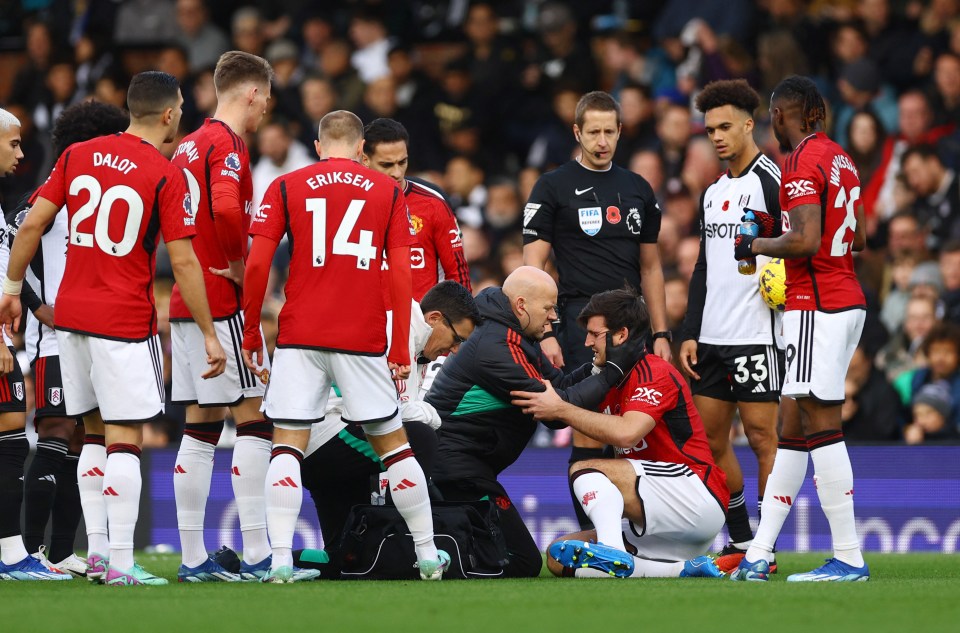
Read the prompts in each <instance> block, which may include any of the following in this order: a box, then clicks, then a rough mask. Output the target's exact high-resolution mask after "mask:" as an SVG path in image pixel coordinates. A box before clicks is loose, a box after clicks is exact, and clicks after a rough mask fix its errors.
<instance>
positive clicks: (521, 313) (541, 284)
mask: <svg viewBox="0 0 960 633" xmlns="http://www.w3.org/2000/svg"><path fill="white" fill-rule="evenodd" d="M503 294H505V295H507V298H508V299H509V300H510V307H511V308H512V309H513V314H514V315H515V316H516V317H517V320H518V321H520V327H521V328H522V330H523V334H524V336H528V337H530V338H533V339H536V340H540V339H542V338H543V333H544V328H545V327H546V325H547V323H548V322H549V321H553V320H555V319H556V318H557V311H556V303H557V282H555V281H554V280H553V277H551V276H550V275H548V274H547V273H546V272H544V271H542V270H540V269H539V268H534V267H533V266H521V267H520V268H517V269H516V270H515V271H513V272H512V273H510V275H509V276H508V277H507V278H506V280H505V281H504V282H503Z"/></svg>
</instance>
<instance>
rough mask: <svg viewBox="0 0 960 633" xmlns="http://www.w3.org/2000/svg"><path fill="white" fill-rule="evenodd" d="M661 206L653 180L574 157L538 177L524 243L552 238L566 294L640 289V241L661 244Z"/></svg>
mask: <svg viewBox="0 0 960 633" xmlns="http://www.w3.org/2000/svg"><path fill="white" fill-rule="evenodd" d="M659 234H660V205H659V204H657V200H656V197H655V196H654V193H653V189H652V188H651V187H650V183H648V182H647V181H646V180H644V179H643V177H642V176H639V175H637V174H635V173H633V172H631V171H628V170H626V169H623V168H622V167H619V166H617V165H611V167H610V169H609V170H607V171H593V170H590V169H587V168H586V167H584V166H583V165H581V164H580V163H579V162H578V161H576V160H572V161H570V162H568V163H566V164H565V165H563V166H561V167H559V168H557V169H555V170H554V171H552V172H549V173H547V174H544V175H543V176H541V177H540V180H538V181H537V184H536V185H535V186H534V188H533V191H532V192H531V194H530V199H529V200H528V201H527V205H526V207H525V208H524V210H523V242H524V244H529V243H531V242H535V241H537V240H544V241H546V242H550V244H551V245H552V246H553V252H554V255H555V256H556V261H557V269H558V272H559V277H560V297H561V298H586V297H590V296H592V295H593V294H594V293H597V292H601V291H604V290H614V289H616V288H622V287H623V285H624V282H626V283H629V284H630V285H631V286H632V287H634V288H639V287H640V245H641V244H655V243H656V242H657V236H658V235H659Z"/></svg>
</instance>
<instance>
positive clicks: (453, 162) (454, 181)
mask: <svg viewBox="0 0 960 633" xmlns="http://www.w3.org/2000/svg"><path fill="white" fill-rule="evenodd" d="M483 181H484V173H483V169H481V168H480V166H479V165H478V164H477V163H476V162H475V161H474V160H472V159H470V158H468V157H467V156H454V157H453V158H451V159H450V160H449V161H448V162H447V169H446V172H445V173H444V177H443V183H444V184H443V188H444V189H445V190H446V192H447V197H448V198H449V201H450V208H452V209H453V213H454V214H455V215H456V216H457V220H458V221H459V222H460V228H461V229H462V228H463V227H464V226H469V227H472V228H480V227H481V226H483V208H484V207H485V206H486V204H487V188H486V187H484V186H483ZM464 239H466V238H464Z"/></svg>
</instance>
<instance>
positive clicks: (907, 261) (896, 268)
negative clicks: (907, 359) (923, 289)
mask: <svg viewBox="0 0 960 633" xmlns="http://www.w3.org/2000/svg"><path fill="white" fill-rule="evenodd" d="M915 270H917V259H916V257H914V256H912V255H901V256H900V257H898V258H897V259H894V260H893V261H892V262H891V264H890V289H889V292H887V294H886V297H885V298H884V300H883V306H882V307H881V308H880V322H881V323H882V324H883V326H884V327H885V328H886V330H887V332H896V331H897V330H899V329H900V326H901V325H902V324H903V317H904V313H905V312H906V309H907V301H909V300H910V292H911V286H910V283H911V279H912V278H913V273H914V271H915Z"/></svg>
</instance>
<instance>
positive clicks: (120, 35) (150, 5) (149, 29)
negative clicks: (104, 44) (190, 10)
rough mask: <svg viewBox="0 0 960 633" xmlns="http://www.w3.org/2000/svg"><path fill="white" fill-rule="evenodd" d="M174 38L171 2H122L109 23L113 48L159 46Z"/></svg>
mask: <svg viewBox="0 0 960 633" xmlns="http://www.w3.org/2000/svg"><path fill="white" fill-rule="evenodd" d="M178 34H179V29H178V28H177V21H176V13H175V10H174V2H173V0H123V2H122V3H121V4H120V7H119V8H118V9H117V14H116V18H115V20H114V23H113V41H114V42H115V43H117V44H124V45H143V44H160V43H164V42H171V41H173V40H175V39H176V38H177V35H178Z"/></svg>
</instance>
